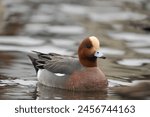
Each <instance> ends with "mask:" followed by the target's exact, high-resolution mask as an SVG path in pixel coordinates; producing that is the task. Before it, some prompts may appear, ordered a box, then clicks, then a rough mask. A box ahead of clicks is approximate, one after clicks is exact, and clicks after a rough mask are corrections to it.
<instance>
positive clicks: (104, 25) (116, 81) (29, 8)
mask: <svg viewBox="0 0 150 117" xmlns="http://www.w3.org/2000/svg"><path fill="white" fill-rule="evenodd" d="M149 10H150V2H149V1H148V0H136V1H132V0H107V1H105V0H93V1H85V0H80V1H76V0H60V1H59V0H55V1H54V0H2V1H1V3H0V18H1V19H0V24H1V27H0V34H1V35H0V99H25V100H27V99H150V14H149ZM90 35H95V36H97V37H99V39H100V42H101V50H102V52H103V53H104V54H105V55H106V56H107V59H105V60H98V64H99V67H101V69H102V70H103V71H104V73H105V74H106V77H107V78H108V81H109V86H108V89H107V91H106V92H72V91H66V90H61V89H55V88H50V87H45V86H43V85H41V84H39V83H38V82H37V79H36V73H35V71H34V68H33V66H32V65H31V62H30V60H29V59H28V57H27V54H29V53H31V51H32V50H36V51H40V52H45V53H48V52H57V53H60V54H66V55H73V54H76V53H77V48H78V45H79V43H80V41H81V40H82V39H83V38H85V37H87V36H90Z"/></svg>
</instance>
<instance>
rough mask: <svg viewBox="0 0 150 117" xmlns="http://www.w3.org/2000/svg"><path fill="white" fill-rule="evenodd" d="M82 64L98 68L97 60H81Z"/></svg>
mask: <svg viewBox="0 0 150 117" xmlns="http://www.w3.org/2000/svg"><path fill="white" fill-rule="evenodd" d="M79 59H80V63H81V64H82V65H83V66H85V67H97V58H80V57H79Z"/></svg>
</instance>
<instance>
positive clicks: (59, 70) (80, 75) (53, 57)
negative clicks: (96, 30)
mask: <svg viewBox="0 0 150 117" xmlns="http://www.w3.org/2000/svg"><path fill="white" fill-rule="evenodd" d="M98 49H99V41H98V40H97V38H96V37H89V38H87V39H85V40H84V41H83V42H82V43H81V44H80V46H79V49H78V56H79V58H78V57H77V56H64V55H59V54H55V53H49V54H44V53H40V52H36V53H37V56H38V57H37V58H35V57H32V56H29V57H30V59H31V61H32V63H33V65H34V67H35V69H36V72H37V78H38V81H39V82H40V83H42V84H43V85H46V86H50V87H56V88H61V89H68V90H77V91H96V90H103V89H104V88H106V87H107V84H108V83H107V79H106V78H105V75H104V73H103V72H102V71H101V70H100V68H99V67H97V57H100V58H104V57H103V55H102V54H101V53H100V52H99V51H98Z"/></svg>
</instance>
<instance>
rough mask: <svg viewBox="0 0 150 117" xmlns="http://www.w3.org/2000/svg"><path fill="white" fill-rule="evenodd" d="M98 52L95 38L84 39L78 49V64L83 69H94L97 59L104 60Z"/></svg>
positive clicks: (98, 46)
mask: <svg viewBox="0 0 150 117" xmlns="http://www.w3.org/2000/svg"><path fill="white" fill-rule="evenodd" d="M99 50H100V42H99V40H98V39H97V38H96V37H95V36H91V37H88V38H86V39H84V40H83V41H82V42H81V44H80V46H79V48H78V56H79V60H80V63H81V64H82V65H83V66H85V67H96V66H97V58H105V57H104V56H103V54H102V53H101V52H100V51H99Z"/></svg>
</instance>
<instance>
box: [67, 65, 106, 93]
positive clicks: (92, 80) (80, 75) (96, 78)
mask: <svg viewBox="0 0 150 117" xmlns="http://www.w3.org/2000/svg"><path fill="white" fill-rule="evenodd" d="M107 85H108V81H107V79H106V77H105V75H104V73H103V72H102V71H101V70H100V69H99V68H98V67H92V68H90V67H89V68H86V69H84V70H82V71H76V72H74V73H73V74H72V75H71V76H70V78H69V79H68V81H67V82H66V88H67V89H70V90H78V91H96V90H104V89H106V87H107Z"/></svg>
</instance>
